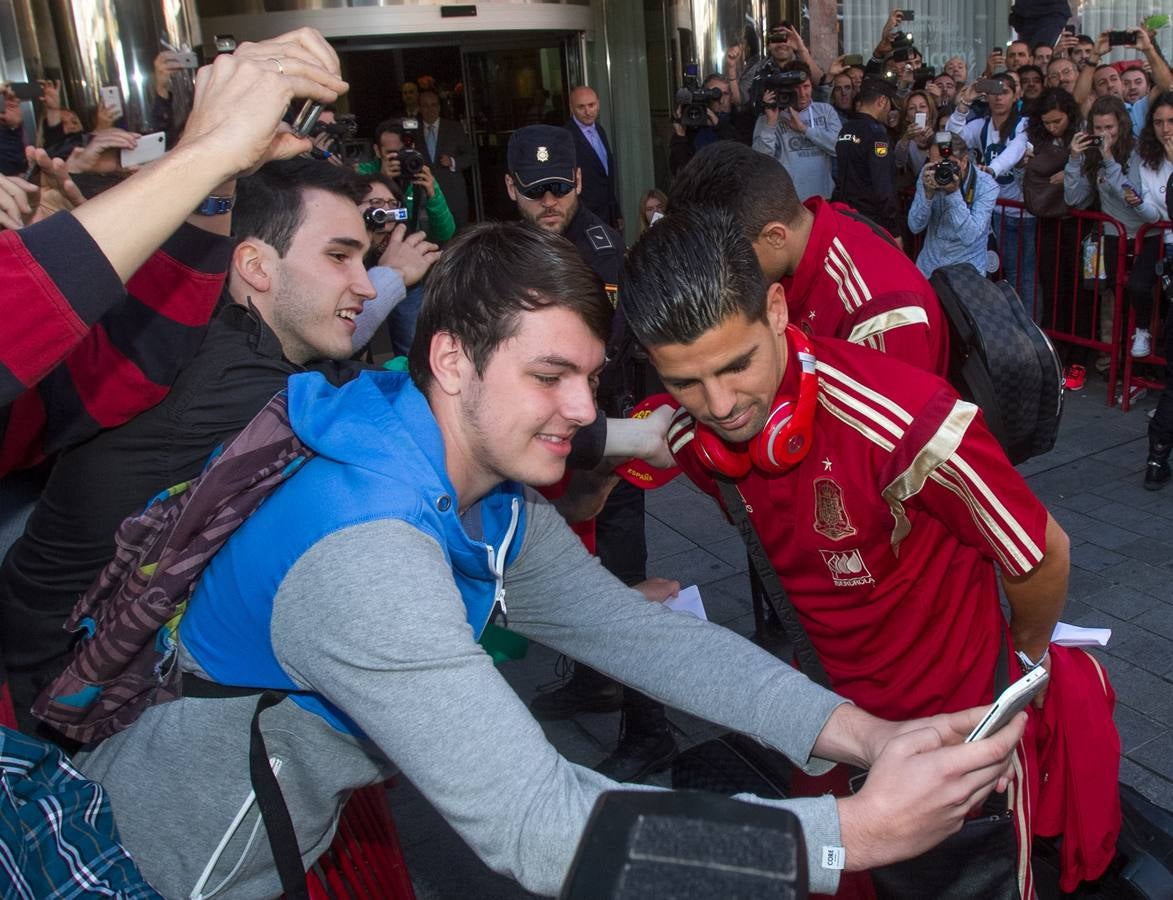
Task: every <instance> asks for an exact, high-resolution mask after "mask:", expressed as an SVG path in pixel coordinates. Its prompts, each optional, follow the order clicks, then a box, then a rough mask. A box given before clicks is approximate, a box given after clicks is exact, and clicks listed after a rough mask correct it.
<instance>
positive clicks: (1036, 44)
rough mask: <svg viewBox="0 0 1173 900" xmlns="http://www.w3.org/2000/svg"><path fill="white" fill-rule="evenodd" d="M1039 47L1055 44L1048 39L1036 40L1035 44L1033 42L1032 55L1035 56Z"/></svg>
mask: <svg viewBox="0 0 1173 900" xmlns="http://www.w3.org/2000/svg"><path fill="white" fill-rule="evenodd" d="M1039 47H1053V45H1052V44H1050V43H1048V42H1047V41H1035V42H1034V43H1033V44H1031V47H1030V55H1031V56H1034V55H1035V54H1036V53H1037V52H1038V50H1039Z"/></svg>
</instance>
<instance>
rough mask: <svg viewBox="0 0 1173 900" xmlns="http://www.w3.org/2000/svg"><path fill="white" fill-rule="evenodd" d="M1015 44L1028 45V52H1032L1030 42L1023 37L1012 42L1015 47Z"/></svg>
mask: <svg viewBox="0 0 1173 900" xmlns="http://www.w3.org/2000/svg"><path fill="white" fill-rule="evenodd" d="M1015 44H1022V46H1024V47H1026V52H1027V53H1030V44H1028V43H1027V42H1026V41H1024V40H1022V39H1021V38H1018V39H1016V40H1013V41H1011V42H1010V46H1011V47H1013V46H1014V45H1015Z"/></svg>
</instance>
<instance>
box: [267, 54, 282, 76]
mask: <svg viewBox="0 0 1173 900" xmlns="http://www.w3.org/2000/svg"><path fill="white" fill-rule="evenodd" d="M269 59H270V60H272V62H273V65H275V66H276V67H277V73H278V74H279V75H284V74H285V66H283V65H281V60H279V59H278V58H277V57H275V56H270V57H269Z"/></svg>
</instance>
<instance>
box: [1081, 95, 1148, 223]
mask: <svg viewBox="0 0 1173 900" xmlns="http://www.w3.org/2000/svg"><path fill="white" fill-rule="evenodd" d="M1096 116H1115V118H1116V146H1114V147H1113V148H1112V158H1113V159H1115V160H1116V161H1117V162H1118V163H1120V168H1122V169H1123V170H1124V172H1125V174H1128V160H1129V158H1130V157H1131V156H1132V151H1133V149H1135V147H1136V139H1135V138H1134V137H1133V136H1132V119H1131V118H1130V117H1129V115H1128V108H1127V107H1126V106H1125V105H1124V101H1123V100H1121V99H1120V98H1119V97H1099V98H1097V100H1096V102H1095V103H1093V104H1092V106H1091V109H1089V110H1088V111H1087V130H1088V132H1089V133H1093V134H1094V133H1095V124H1096ZM1103 163H1104V154H1103V152H1102V151H1101V150H1100V148H1098V147H1088V148H1087V150H1085V151H1084V154H1083V174H1084V175H1086V176H1087V179H1088V181H1089V182H1091V186H1092V193H1093V194H1095V195H1096V197H1097V200H1098V199H1099V196H1098V184H1099V178H1098V177H1097V175H1098V170H1099V168H1100V166H1101V165H1103Z"/></svg>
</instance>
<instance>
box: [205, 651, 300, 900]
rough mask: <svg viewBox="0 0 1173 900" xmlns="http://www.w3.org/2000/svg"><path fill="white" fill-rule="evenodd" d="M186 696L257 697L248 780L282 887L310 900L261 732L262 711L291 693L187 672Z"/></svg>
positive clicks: (294, 897)
mask: <svg viewBox="0 0 1173 900" xmlns="http://www.w3.org/2000/svg"><path fill="white" fill-rule="evenodd" d="M183 696H185V697H209V698H219V699H224V698H231V697H256V698H257V706H256V709H255V710H253V718H252V724H251V725H250V726H249V748H248V771H249V780H250V781H251V782H252V788H253V793H254V794H256V798H257V807H258V808H259V809H260V811H261V821H263V822H264V823H265V833H266V834H267V835H268V836H269V849H270V850H272V852H273V862H274V863H275V864H276V866H277V875H278V876H279V877H280V878H281V890H282V891H284V893H285V897H287V898H288V900H309V893H308V890H307V888H306V884H305V868H304V866H302V862H301V849H300V848H299V847H298V845H297V832H296V831H294V829H293V819H292V818H291V817H290V815H289V807H288V806H287V805H286V803H285V797H284V796H283V795H282V793H281V785H280V784H278V783H277V776H276V774H274V772H273V767H272V766H271V765H270V764H269V750H268V747H267V746H266V745H265V736H264V734H262V733H261V713H263V712H264V711H265V710H266V709H269V708H270V707H272V706H276V705H277V704H278V703H280V702H281V701H282V700H284V699H285V698H286V697H288V696H289V692H288V691H278V690H273V689H265V688H249V687H231V686H229V685H225V684H217V683H216V682H214V681H208V680H207V679H205V678H200V677H199V676H198V675H194V674H192V673H191V672H185V673H184V674H183Z"/></svg>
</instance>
